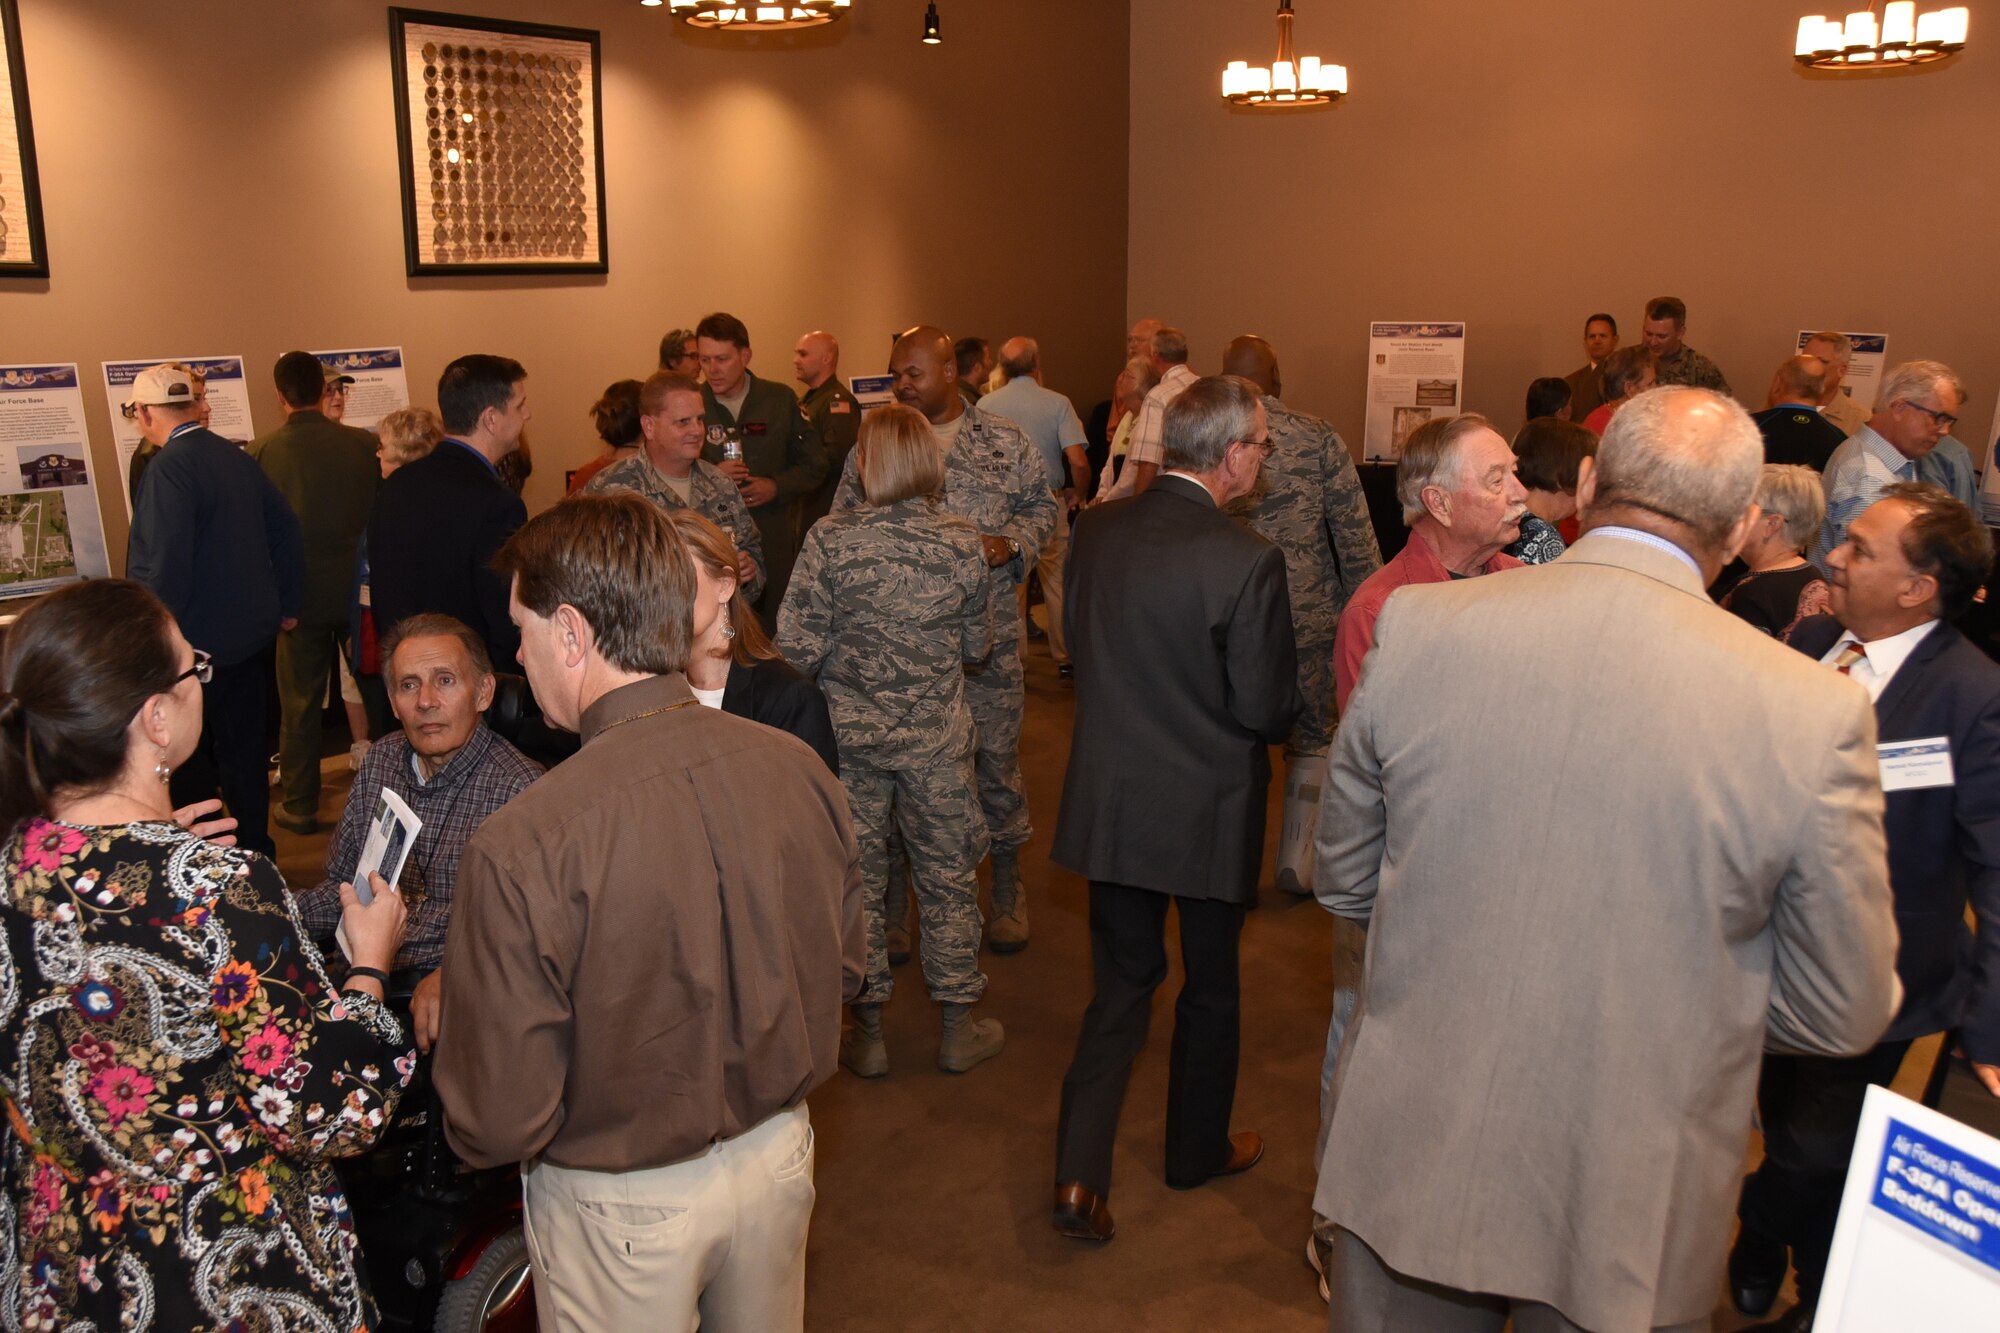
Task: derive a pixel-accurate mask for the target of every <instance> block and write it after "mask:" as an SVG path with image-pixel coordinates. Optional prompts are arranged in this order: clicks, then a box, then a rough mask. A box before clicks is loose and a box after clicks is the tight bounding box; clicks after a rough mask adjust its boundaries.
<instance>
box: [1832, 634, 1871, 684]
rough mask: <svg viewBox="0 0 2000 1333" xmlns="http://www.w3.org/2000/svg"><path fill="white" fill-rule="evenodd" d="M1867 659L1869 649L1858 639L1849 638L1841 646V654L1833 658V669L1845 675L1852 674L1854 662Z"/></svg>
mask: <svg viewBox="0 0 2000 1333" xmlns="http://www.w3.org/2000/svg"><path fill="white" fill-rule="evenodd" d="M1867 659H1868V650H1867V649H1866V648H1863V647H1862V646H1861V645H1860V643H1858V642H1857V641H1855V640H1853V639H1849V640H1848V641H1847V642H1846V643H1845V644H1843V645H1842V646H1841V649H1840V656H1838V657H1836V658H1834V659H1833V669H1834V670H1835V671H1838V672H1839V673H1840V674H1841V675H1843V676H1850V675H1853V674H1854V664H1855V663H1856V662H1864V661H1866V660H1867Z"/></svg>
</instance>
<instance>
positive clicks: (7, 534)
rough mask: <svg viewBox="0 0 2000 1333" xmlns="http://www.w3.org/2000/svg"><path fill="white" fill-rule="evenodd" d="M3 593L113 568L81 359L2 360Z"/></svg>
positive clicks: (44, 587) (30, 591) (25, 592)
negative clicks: (101, 516) (6, 362)
mask: <svg viewBox="0 0 2000 1333" xmlns="http://www.w3.org/2000/svg"><path fill="white" fill-rule="evenodd" d="M0 445H4V446H5V451H4V453H0V598H12V597H28V596H32V595H34V594H36V593H43V592H47V591H48V590H49V589H51V588H54V587H57V586H58V585H60V584H64V583H68V582H70V581H71V580H74V579H77V578H104V577H106V576H108V575H109V574H110V573H111V561H110V557H109V555H108V554H107V552H106V550H105V545H104V528H103V524H102V522H101V520H100V519H99V517H98V511H97V487H96V484H95V479H94V478H93V477H92V475H91V469H90V435H89V431H88V428H87V427H86V426H85V424H84V417H83V382H82V380H81V379H80V378H79V377H78V374H77V368H76V367H75V366H74V365H22V366H0Z"/></svg>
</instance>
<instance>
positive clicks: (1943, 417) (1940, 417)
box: [1896, 398, 1958, 430]
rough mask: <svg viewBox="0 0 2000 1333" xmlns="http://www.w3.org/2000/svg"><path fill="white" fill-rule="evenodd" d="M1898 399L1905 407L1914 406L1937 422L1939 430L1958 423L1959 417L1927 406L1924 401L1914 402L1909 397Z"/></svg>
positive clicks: (1947, 428) (1949, 427)
mask: <svg viewBox="0 0 2000 1333" xmlns="http://www.w3.org/2000/svg"><path fill="white" fill-rule="evenodd" d="M1896 401H1897V402H1899V403H1901V404H1902V405H1903V406H1904V407H1914V408H1916V409H1917V411H1919V412H1922V413H1923V414H1924V415H1925V416H1927V417H1929V418H1930V419H1931V421H1932V422H1933V423H1935V424H1936V426H1937V428H1938V429H1939V430H1950V429H1951V428H1952V427H1953V426H1956V425H1957V424H1958V418H1957V417H1955V416H1953V415H1952V414H1951V413H1949V412H1939V411H1936V410H1935V409H1933V408H1928V407H1925V406H1924V405H1923V404H1922V403H1913V402H1911V401H1910V400H1909V399H1907V398H1898V399H1897V400H1896Z"/></svg>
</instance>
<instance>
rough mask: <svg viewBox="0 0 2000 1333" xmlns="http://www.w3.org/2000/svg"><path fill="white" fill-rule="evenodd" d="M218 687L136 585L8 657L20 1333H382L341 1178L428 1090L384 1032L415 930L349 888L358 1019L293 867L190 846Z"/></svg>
mask: <svg viewBox="0 0 2000 1333" xmlns="http://www.w3.org/2000/svg"><path fill="white" fill-rule="evenodd" d="M107 627H109V628H107ZM209 670H210V668H209V664H208V662H207V660H206V658H205V657H204V656H203V655H201V654H198V653H197V652H196V651H195V650H194V649H193V648H191V647H189V645H188V643H187V640H186V639H184V638H183V637H182V636H181V632H180V629H179V627H178V626H176V625H175V623H174V620H173V617H172V616H170V615H169V614H168V613H167V610H166V608H165V607H164V606H163V605H161V603H160V602H159V600H158V599H157V598H155V597H154V596H153V595H152V593H150V592H148V591H147V590H146V589H145V588H143V587H142V586H140V585H139V584H137V583H132V582H128V581H126V580H123V579H99V580H92V581H90V582H86V583H77V584H72V585H70V586H68V587H65V588H62V589H60V590H58V591H56V592H53V593H51V594H49V595H48V596H47V597H46V598H44V599H43V600H42V601H41V602H39V603H38V604H36V605H35V606H33V607H32V608H30V609H29V610H28V611H27V612H26V613H25V614H24V615H23V616H22V617H21V619H20V621H19V622H18V623H17V624H16V625H15V626H14V627H13V629H12V631H11V632H10V633H9V635H8V637H7V643H6V649H5V653H4V656H0V828H4V829H5V830H6V835H5V836H6V842H5V845H4V848H0V864H4V881H3V882H0V927H3V928H4V930H0V977H4V978H5V979H6V982H7V984H5V985H3V986H0V1048H4V1050H5V1051H6V1053H7V1058H6V1060H5V1062H4V1066H0V1068H4V1074H0V1092H4V1094H5V1098H6V1110H7V1115H8V1123H9V1125H10V1127H11V1132H9V1133H8V1134H7V1137H6V1148H5V1154H4V1173H5V1185H4V1190H5V1204H6V1211H5V1214H4V1216H0V1227H4V1228H5V1229H6V1231H7V1232H8V1233H10V1234H7V1235H6V1237H5V1245H6V1247H7V1250H8V1253H9V1255H10V1256H11V1258H12V1261H13V1263H12V1268H11V1270H10V1273H9V1277H10V1279H11V1281H10V1282H9V1284H8V1286H7V1289H6V1290H7V1297H8V1299H9V1302H10V1306H11V1308H9V1309H7V1310H6V1311H5V1312H4V1314H5V1318H6V1322H7V1325H8V1326H9V1327H23V1328H54V1327H58V1326H63V1327H68V1326H71V1325H72V1324H88V1326H90V1327H93V1328H104V1329H109V1328H124V1327H141V1326H150V1327H154V1328H178V1329H193V1328H213V1329H221V1328H297V1329H307V1328H315V1329H329V1330H343V1331H344V1330H348V1329H356V1328H362V1327H370V1326H372V1325H373V1324H374V1322H375V1309H374V1302H373V1300H372V1299H371V1297H370V1295H369V1292H368V1288H367V1285H366V1282H365V1280H364V1279H363V1277H362V1273H361V1267H360V1262H359V1255H358V1253H357V1252H356V1249H355V1243H354V1238H353V1234H352V1230H351V1226H350V1222H349V1216H348V1208H347V1201H346V1199H345V1198H344V1197H343V1195H342V1194H341V1191H340V1188H339V1186H338V1184H337V1183H336V1182H335V1179H334V1176H333V1172H332V1168H331V1167H330V1166H329V1164H328V1161H327V1159H329V1158H331V1157H336V1156H341V1155H345V1154H349V1153H354V1152H359V1151H361V1150H362V1149H364V1148H366V1147H368V1146H369V1144H370V1143H371V1142H372V1141H373V1140H374V1138H375V1135H376V1133H377V1132H378V1131H379V1130H380V1129H381V1127H382V1125H383V1124H384V1123H385V1122H386V1121H387V1119H388V1117H389V1114H390V1112H391V1111H392V1110H393V1109H394V1107H395V1103H396V1100H397V1097H398V1096H399V1095H400V1092H401V1089H402V1087H403V1086H404V1084H405V1083H406V1082H407V1081H408V1078H409V1073H410V1070H411V1069H412V1068H413V1067H414V1064H415V1060H416V1054H415V1052H414V1051H413V1050H411V1049H410V1046H409V1043H408V1041H407V1040H406V1039H405V1037H404V1033H403V1028H402V1025H401V1024H400V1023H399V1022H398V1021H397V1020H396V1018H395V1017H394V1016H392V1015H391V1014H390V1013H389V1012H388V1010H387V1009H385V1008H384V1007H383V1005H382V985H383V981H384V979H385V977H386V974H387V970H388V968H389V966H390V964H391V960H392V959H393V958H394V957H395V953H396V948H397V945H398V944H399V943H400V941H401V939H402V935H403V922H404V909H403V904H402V901H401V899H400V898H399V897H398V896H397V895H396V893H395V892H394V891H393V890H392V889H390V887H389V886H388V885H386V884H384V883H383V882H382V880H381V878H380V877H379V876H377V877H375V878H374V879H373V881H372V885H371V889H372V896H371V901H370V902H369V903H368V904H367V905H365V906H364V905H363V904H362V903H361V901H360V899H359V898H358V897H357V896H356V895H355V892H354V890H353V888H352V887H351V886H343V887H342V890H341V895H342V901H343V903H344V904H345V915H344V919H343V924H344V926H345V927H346V933H347V945H348V947H349V949H350V951H351V953H352V956H353V961H354V963H355V966H354V968H353V969H352V970H351V971H350V973H349V976H348V979H347V981H346V982H345V983H344V985H345V989H344V990H343V991H340V992H336V991H335V990H334V989H333V986H332V984H331V983H330V982H329V981H328V979H327V975H326V971H325V968H324V966H323V965H322V963H321V960H320V956H319V953H318V952H317V951H316V950H315V949H314V948H313V946H312V944H311V943H309V942H308V941H307V940H306V939H305V938H303V937H302V936H301V935H300V933H299V931H298V929H297V926H296V923H295V921H294V917H293V912H292V906H291V900H290V895H289V894H288V893H287V891H286V889H285V885H284V881H283V880H282V879H280V878H279V876H278V872H277V870H276V869H275V868H274V867H273V866H272V865H271V863H270V862H269V861H267V860H265V859H264V858H263V857H261V856H258V855H257V854H255V853H253V852H247V851H241V850H238V849H236V848H233V847H230V846H227V845H224V842H223V841H206V840H204V838H203V837H202V834H203V833H205V832H213V831H216V826H213V825H211V826H206V827H204V826H201V825H195V826H194V827H192V828H190V827H186V825H189V824H193V823H194V820H195V818H197V817H198V816H199V815H201V814H202V813H205V812H206V811H207V810H211V809H213V805H212V804H209V805H206V806H204V807H198V808H191V809H188V810H184V811H181V812H179V814H178V817H177V815H176V812H175V811H174V810H173V809H172V808H171V801H170V799H169V797H168V795H167V781H168V779H169V778H170V777H171V776H172V774H173V770H174V767H175V765H177V764H179V763H180V762H181V761H182V760H184V759H186V758H187V757H188V755H189V754H190V753H191V752H192V751H193V749H194V746H195V740H196V738H197V737H198V736H199V734H200V732H201V725H202V693H201V689H200V682H201V681H202V680H204V679H205V678H206V677H207V675H208V673H209ZM226 822H227V821H224V824H225V825H226Z"/></svg>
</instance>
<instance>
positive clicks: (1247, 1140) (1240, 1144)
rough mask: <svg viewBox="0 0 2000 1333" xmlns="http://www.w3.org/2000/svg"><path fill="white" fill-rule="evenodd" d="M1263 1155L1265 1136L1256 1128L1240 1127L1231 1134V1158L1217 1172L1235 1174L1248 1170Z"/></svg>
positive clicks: (1219, 1174)
mask: <svg viewBox="0 0 2000 1333" xmlns="http://www.w3.org/2000/svg"><path fill="white" fill-rule="evenodd" d="M1263 1156H1264V1136H1263V1135H1262V1134H1259V1133H1258V1132H1257V1131H1256V1130H1254V1129H1239V1130H1237V1131H1236V1132H1235V1133H1234V1134H1231V1135H1230V1136H1229V1160H1228V1161H1227V1162H1224V1163H1223V1164H1222V1169H1221V1170H1219V1171H1217V1172H1216V1173H1215V1174H1216V1175H1218V1176H1233V1175H1235V1174H1236V1173H1237V1172H1239V1171H1248V1170H1249V1169H1250V1168H1251V1167H1253V1166H1255V1165H1257V1163H1258V1161H1259V1160H1260V1159H1262V1157H1263Z"/></svg>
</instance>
